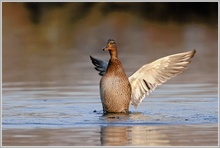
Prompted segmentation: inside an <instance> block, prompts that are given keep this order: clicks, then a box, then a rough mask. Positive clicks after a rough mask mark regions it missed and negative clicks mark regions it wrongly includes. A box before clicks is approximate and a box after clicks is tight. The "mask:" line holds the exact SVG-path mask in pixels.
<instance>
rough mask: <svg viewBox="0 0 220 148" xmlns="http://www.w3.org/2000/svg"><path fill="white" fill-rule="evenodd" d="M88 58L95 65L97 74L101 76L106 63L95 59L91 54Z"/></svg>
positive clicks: (104, 70) (106, 65)
mask: <svg viewBox="0 0 220 148" xmlns="http://www.w3.org/2000/svg"><path fill="white" fill-rule="evenodd" d="M90 59H91V60H92V63H93V65H94V66H95V69H96V70H97V71H99V75H100V76H103V75H104V74H105V72H106V69H107V67H108V63H107V62H105V61H102V60H99V59H96V58H94V57H92V56H90Z"/></svg>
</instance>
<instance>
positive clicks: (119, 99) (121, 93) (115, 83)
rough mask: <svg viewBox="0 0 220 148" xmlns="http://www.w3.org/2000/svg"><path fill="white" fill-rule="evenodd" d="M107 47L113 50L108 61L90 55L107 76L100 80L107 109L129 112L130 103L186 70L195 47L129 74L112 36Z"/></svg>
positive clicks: (138, 103) (103, 74)
mask: <svg viewBox="0 0 220 148" xmlns="http://www.w3.org/2000/svg"><path fill="white" fill-rule="evenodd" d="M103 50H104V51H109V53H110V57H111V58H110V60H109V62H108V63H107V62H105V61H102V60H99V59H96V58H93V57H92V56H90V58H91V60H92V63H93V64H94V65H95V69H96V70H97V71H99V72H100V73H99V74H100V75H101V76H103V77H102V79H101V81H100V96H101V101H102V106H103V111H104V112H114V113H121V112H122V113H127V112H128V111H129V105H130V104H132V105H134V106H135V107H136V108H137V106H138V105H140V103H141V102H142V101H143V99H144V98H145V95H146V94H147V95H149V93H150V92H151V91H153V90H154V89H155V88H156V87H157V86H159V85H161V84H163V83H164V82H166V81H167V80H168V79H170V78H172V77H174V76H176V75H177V74H180V73H182V72H183V71H184V70H185V69H186V67H187V65H188V64H189V63H190V59H191V58H192V57H193V56H194V54H195V52H196V51H195V50H192V51H188V52H184V53H178V54H173V55H170V56H166V57H163V58H160V59H158V60H156V61H153V62H152V63H149V64H145V65H143V66H142V67H141V68H140V69H138V70H137V71H136V72H135V73H134V74H132V75H131V76H130V77H129V78H128V77H127V76H126V74H125V71H124V68H123V66H122V64H121V62H120V61H119V59H118V55H117V45H116V43H115V41H114V40H113V39H109V40H108V42H107V46H105V47H104V48H103Z"/></svg>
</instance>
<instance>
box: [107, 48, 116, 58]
mask: <svg viewBox="0 0 220 148" xmlns="http://www.w3.org/2000/svg"><path fill="white" fill-rule="evenodd" d="M109 53H110V56H111V59H117V58H118V53H117V49H115V50H110V51H109Z"/></svg>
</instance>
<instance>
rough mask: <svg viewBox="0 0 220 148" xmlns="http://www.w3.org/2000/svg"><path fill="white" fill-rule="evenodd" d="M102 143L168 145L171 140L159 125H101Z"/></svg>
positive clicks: (115, 144)
mask: <svg viewBox="0 0 220 148" xmlns="http://www.w3.org/2000/svg"><path fill="white" fill-rule="evenodd" d="M101 144H102V145H105V146H123V145H133V146H137V145H138V146H161V145H163V146H167V145H169V140H168V138H167V136H166V135H164V134H163V133H161V132H160V131H159V130H158V128H157V127H153V126H133V127H118V126H107V127H101Z"/></svg>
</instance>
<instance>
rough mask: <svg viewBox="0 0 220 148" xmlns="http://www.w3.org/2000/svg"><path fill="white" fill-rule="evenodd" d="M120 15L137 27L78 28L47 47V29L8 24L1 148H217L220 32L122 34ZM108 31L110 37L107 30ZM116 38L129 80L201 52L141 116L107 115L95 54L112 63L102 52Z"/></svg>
mask: <svg viewBox="0 0 220 148" xmlns="http://www.w3.org/2000/svg"><path fill="white" fill-rule="evenodd" d="M5 11H6V10H5ZM10 12H11V11H10ZM19 12H20V11H19ZM13 16H14V15H13ZM13 16H11V17H13ZM122 16H123V19H125V20H126V18H129V19H135V20H136V18H133V16H130V15H127V14H126V15H125V14H121V13H119V14H117V15H116V14H112V15H110V16H109V17H108V19H105V20H104V21H103V22H101V23H100V24H98V25H95V26H93V27H91V28H90V27H88V26H86V25H85V24H83V25H82V26H75V27H76V28H77V29H75V30H74V31H72V32H71V33H70V34H74V35H75V37H74V39H72V38H71V37H70V38H69V39H68V40H56V34H55V37H52V38H51V36H50V38H48V40H47V42H45V41H44V39H45V38H46V37H45V36H46V35H44V34H43V33H42V32H43V30H47V29H49V28H50V27H48V26H47V25H43V24H41V25H39V26H37V27H36V26H33V25H30V24H28V25H29V27H27V28H26V30H25V29H24V28H23V25H27V24H25V23H27V22H25V21H24V22H20V24H19V22H18V23H17V24H16V23H12V22H13V19H10V17H8V19H5V18H4V21H3V30H4V32H3V50H2V52H3V56H2V58H3V60H2V81H3V84H2V133H3V137H2V138H3V146H18V145H19V146H24V145H26V146H27V145H28V146H31V145H43V146H47V145H50V146H66V145H69V146H85V145H92V146H94V145H95V146H97V145H106V146H113V145H129V146H140V145H144V146H161V145H162V146H169V145H179V146H199V145H203V146H204V145H209V146H210V145H218V68H217V67H218V62H217V60H218V50H217V49H218V39H217V35H218V34H217V27H211V26H206V25H203V24H187V25H182V26H181V25H177V24H175V23H170V24H162V25H161V24H157V23H150V22H143V21H140V20H136V21H137V22H136V23H137V24H135V25H134V24H132V23H128V24H125V26H124V28H123V29H120V26H117V25H118V24H114V23H113V24H112V23H110V22H112V21H113V22H114V21H116V22H117V19H116V20H115V18H114V17H116V18H117V17H118V18H121V17H122ZM87 19H88V20H89V18H87ZM139 23H140V24H142V25H140V24H139ZM21 24H23V25H21ZM55 24H56V23H55ZM58 24H59V23H58ZM106 24H108V26H109V27H110V28H112V30H111V33H106V32H107V31H106V30H105V29H103V28H104V26H106ZM14 25H15V26H16V27H17V28H16V29H13V28H12V27H11V26H14ZM55 26H56V25H55ZM135 26H139V28H138V27H137V28H136V27H135ZM57 27H58V28H59V27H60V26H59V25H58V26H57ZM118 27H119V29H118ZM30 28H32V29H30ZM55 28H56V27H55ZM69 30H71V28H69ZM38 31H39V32H40V33H38ZM55 31H56V29H55ZM33 32H34V33H33ZM52 32H53V31H52ZM57 33H58V35H60V34H59V32H57ZM68 33H69V32H68ZM33 34H34V35H33ZM45 34H46V33H45ZM94 34H95V37H94ZM119 34H120V35H119ZM47 35H48V34H47ZM49 35H50V34H49ZM27 36H28V38H26V37H27ZM110 37H114V38H115V40H116V42H117V43H118V44H119V45H118V46H119V58H120V60H121V62H122V64H123V66H124V68H125V70H126V73H127V75H131V74H132V73H133V72H135V71H136V70H137V69H138V68H140V67H141V66H142V65H144V64H146V63H149V62H151V61H153V60H156V59H158V58H160V57H163V56H167V55H170V54H175V53H178V52H183V51H188V50H192V49H194V48H195V49H196V50H197V53H196V55H195V57H194V58H193V59H192V63H190V65H189V67H188V69H187V70H186V71H184V72H183V73H182V74H180V75H178V76H177V77H175V78H172V79H171V80H169V81H167V82H166V83H165V84H163V85H161V86H159V87H158V88H156V90H155V91H154V92H153V93H151V94H150V96H147V97H146V98H145V100H144V101H143V103H142V104H141V105H140V106H139V107H138V108H137V109H135V108H134V107H133V106H131V107H130V113H129V114H128V115H124V114H108V115H103V113H102V106H101V101H100V98H99V80H100V78H101V77H100V76H98V73H97V72H96V71H95V70H94V66H93V65H92V64H91V61H90V59H89V55H93V56H94V57H96V58H100V59H103V60H106V61H107V60H108V58H109V55H108V53H107V52H103V51H101V48H102V47H103V46H105V43H106V41H107V39H108V38H110ZM49 39H50V40H49ZM12 40H14V41H15V42H13V44H11V42H10V41H12ZM72 41H73V42H74V43H72ZM128 43H129V44H128Z"/></svg>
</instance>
